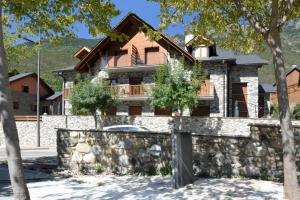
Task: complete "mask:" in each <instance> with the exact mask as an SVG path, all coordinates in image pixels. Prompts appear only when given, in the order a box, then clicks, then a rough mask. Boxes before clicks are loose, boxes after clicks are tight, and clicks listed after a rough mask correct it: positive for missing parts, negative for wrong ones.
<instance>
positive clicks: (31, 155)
mask: <svg viewBox="0 0 300 200" xmlns="http://www.w3.org/2000/svg"><path fill="white" fill-rule="evenodd" d="M21 155H22V159H23V160H26V159H37V158H42V157H55V156H56V155H57V153H56V148H55V147H49V148H48V147H24V148H22V147H21ZM5 160H6V151H5V148H4V147H1V148H0V161H5Z"/></svg>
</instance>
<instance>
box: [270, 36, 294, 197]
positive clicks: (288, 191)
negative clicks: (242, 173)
mask: <svg viewBox="0 0 300 200" xmlns="http://www.w3.org/2000/svg"><path fill="white" fill-rule="evenodd" d="M266 39H267V42H268V45H269V47H270V48H271V51H272V55H273V63H274V67H275V77H276V83H277V94H278V95H277V96H278V104H279V119H280V126H281V134H282V145H283V165H284V195H285V198H287V199H289V200H298V199H299V198H298V195H299V193H298V180H297V169H296V161H295V154H296V152H295V144H294V131H293V128H292V123H291V111H290V106H289V100H288V92H287V83H286V74H285V69H284V58H283V54H282V46H281V39H280V32H279V30H274V31H271V32H270V33H269V34H268V36H267V38H266Z"/></svg>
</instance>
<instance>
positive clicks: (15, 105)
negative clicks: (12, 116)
mask: <svg viewBox="0 0 300 200" xmlns="http://www.w3.org/2000/svg"><path fill="white" fill-rule="evenodd" d="M13 108H14V110H18V109H19V102H17V101H14V102H13Z"/></svg>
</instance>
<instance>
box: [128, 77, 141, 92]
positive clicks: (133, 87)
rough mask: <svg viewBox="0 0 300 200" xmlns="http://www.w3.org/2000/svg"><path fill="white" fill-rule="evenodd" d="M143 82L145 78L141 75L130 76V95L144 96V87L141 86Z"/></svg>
mask: <svg viewBox="0 0 300 200" xmlns="http://www.w3.org/2000/svg"><path fill="white" fill-rule="evenodd" d="M142 82H143V78H141V77H134V78H129V94H130V96H142V95H143V88H142V87H141V84H142Z"/></svg>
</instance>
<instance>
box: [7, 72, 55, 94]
mask: <svg viewBox="0 0 300 200" xmlns="http://www.w3.org/2000/svg"><path fill="white" fill-rule="evenodd" d="M23 85H24V86H28V87H29V94H31V95H36V89H37V78H35V77H33V76H27V77H24V78H22V79H19V80H16V81H13V82H11V83H10V86H9V87H10V89H11V90H12V91H16V92H22V86H23ZM47 95H49V91H48V89H47V88H46V87H45V86H44V85H43V84H41V86H40V96H41V97H43V96H47Z"/></svg>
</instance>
